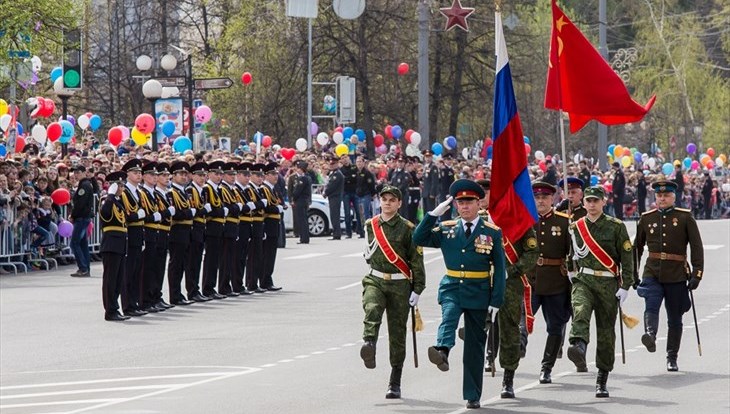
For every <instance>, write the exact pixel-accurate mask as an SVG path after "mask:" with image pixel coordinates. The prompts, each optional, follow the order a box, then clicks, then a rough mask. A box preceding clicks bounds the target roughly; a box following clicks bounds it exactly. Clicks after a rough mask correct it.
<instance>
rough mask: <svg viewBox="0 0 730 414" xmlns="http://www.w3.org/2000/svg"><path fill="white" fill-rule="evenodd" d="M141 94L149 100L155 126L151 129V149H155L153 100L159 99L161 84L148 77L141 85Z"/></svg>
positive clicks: (155, 133) (155, 134)
mask: <svg viewBox="0 0 730 414" xmlns="http://www.w3.org/2000/svg"><path fill="white" fill-rule="evenodd" d="M142 94H143V95H144V97H145V98H146V99H147V100H148V101H150V110H151V111H152V116H153V117H154V118H155V128H154V129H153V130H152V151H157V116H156V115H155V101H157V100H158V99H160V96H162V84H161V83H160V82H159V81H157V80H155V79H150V80H148V81H147V82H145V83H144V85H142Z"/></svg>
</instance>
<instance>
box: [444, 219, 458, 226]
mask: <svg viewBox="0 0 730 414" xmlns="http://www.w3.org/2000/svg"><path fill="white" fill-rule="evenodd" d="M456 223H457V221H456V220H446V221H442V222H441V225H442V226H446V227H451V226H456Z"/></svg>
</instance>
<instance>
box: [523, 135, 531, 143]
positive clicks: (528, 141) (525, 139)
mask: <svg viewBox="0 0 730 414" xmlns="http://www.w3.org/2000/svg"><path fill="white" fill-rule="evenodd" d="M522 140H523V141H525V144H529V143H530V137H528V136H527V135H523V136H522Z"/></svg>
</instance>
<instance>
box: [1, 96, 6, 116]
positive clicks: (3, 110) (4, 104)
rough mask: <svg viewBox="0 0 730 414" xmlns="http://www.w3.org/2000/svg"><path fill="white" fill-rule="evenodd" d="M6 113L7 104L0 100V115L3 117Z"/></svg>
mask: <svg viewBox="0 0 730 414" xmlns="http://www.w3.org/2000/svg"><path fill="white" fill-rule="evenodd" d="M7 113H8V103H7V102H5V99H0V115H5V114H7Z"/></svg>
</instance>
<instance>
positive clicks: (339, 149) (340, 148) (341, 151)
mask: <svg viewBox="0 0 730 414" xmlns="http://www.w3.org/2000/svg"><path fill="white" fill-rule="evenodd" d="M349 153H350V149H349V148H347V145H345V144H337V146H336V147H335V154H337V156H339V157H341V156H343V155H347V154H349Z"/></svg>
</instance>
